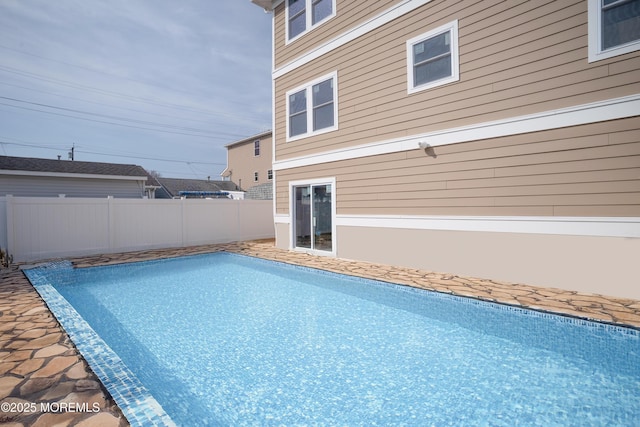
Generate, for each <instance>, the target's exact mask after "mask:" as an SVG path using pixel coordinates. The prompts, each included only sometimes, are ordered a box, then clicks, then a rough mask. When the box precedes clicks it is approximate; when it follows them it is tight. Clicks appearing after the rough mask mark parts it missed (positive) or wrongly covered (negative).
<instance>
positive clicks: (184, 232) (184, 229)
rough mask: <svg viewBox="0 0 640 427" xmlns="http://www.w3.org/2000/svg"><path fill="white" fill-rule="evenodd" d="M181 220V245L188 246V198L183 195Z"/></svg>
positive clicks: (181, 199) (181, 198)
mask: <svg viewBox="0 0 640 427" xmlns="http://www.w3.org/2000/svg"><path fill="white" fill-rule="evenodd" d="M180 207H181V209H180V221H181V222H182V228H181V230H180V231H181V233H180V246H181V247H183V248H184V247H186V246H187V243H188V242H186V238H187V214H186V210H187V198H186V197H184V196H182V197H180Z"/></svg>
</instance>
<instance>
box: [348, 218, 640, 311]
mask: <svg viewBox="0 0 640 427" xmlns="http://www.w3.org/2000/svg"><path fill="white" fill-rule="evenodd" d="M638 254H640V239H639V238H620V237H594V236H566V235H565V236H563V235H549V234H520V233H497V232H470V231H464V232H462V231H445V230H408V229H382V228H376V229H373V228H367V227H338V257H340V258H346V259H357V260H363V261H370V262H377V263H383V264H392V265H400V266H406V267H412V268H419V269H423V270H429V271H437V272H443V273H444V272H446V273H452V274H458V275H464V276H471V277H480V278H488V279H493V280H500V281H508V282H515V283H525V284H528V285H534V286H543V287H554V288H560V289H567V290H571V291H580V292H588V293H596V294H602V295H609V296H616V297H623V298H632V299H639V300H640V282H639V281H638V277H640V263H639V262H638Z"/></svg>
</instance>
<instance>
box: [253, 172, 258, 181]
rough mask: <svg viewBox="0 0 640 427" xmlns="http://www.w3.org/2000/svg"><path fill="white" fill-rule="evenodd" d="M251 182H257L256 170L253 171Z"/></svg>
mask: <svg viewBox="0 0 640 427" xmlns="http://www.w3.org/2000/svg"><path fill="white" fill-rule="evenodd" d="M253 182H258V172H254V173H253Z"/></svg>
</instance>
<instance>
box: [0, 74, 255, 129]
mask: <svg viewBox="0 0 640 427" xmlns="http://www.w3.org/2000/svg"><path fill="white" fill-rule="evenodd" d="M0 71H4V72H6V73H11V74H16V75H19V76H23V77H27V78H31V79H35V80H41V81H45V82H49V83H54V84H57V85H61V86H66V87H70V88H72V89H78V90H83V91H89V92H93V93H98V94H100V95H106V96H111V97H115V98H119V99H126V100H129V101H133V102H139V103H145V104H149V105H155V106H160V107H165V108H173V109H177V110H182V111H189V112H192V113H197V114H204V115H213V116H215V115H219V116H226V117H232V118H240V119H246V118H247V117H246V116H238V115H234V114H229V113H228V112H220V111H212V110H202V109H198V108H194V107H192V106H187V105H181V104H176V103H171V102H163V101H160V100H156V99H151V98H146V97H140V96H132V95H128V94H124V93H120V92H116V91H111V90H106V89H100V88H97V87H95V86H89V85H84V84H80V83H74V82H69V81H66V80H62V79H58V78H55V77H49V76H44V75H42V74H37V73H32V72H29V71H24V70H20V69H19V68H14V67H9V66H6V65H0Z"/></svg>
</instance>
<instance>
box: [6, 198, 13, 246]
mask: <svg viewBox="0 0 640 427" xmlns="http://www.w3.org/2000/svg"><path fill="white" fill-rule="evenodd" d="M5 200H6V209H7V212H6V214H7V256H9V254H13V248H14V246H13V243H14V239H15V236H14V233H13V196H12V195H11V194H7V195H6V197H5Z"/></svg>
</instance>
